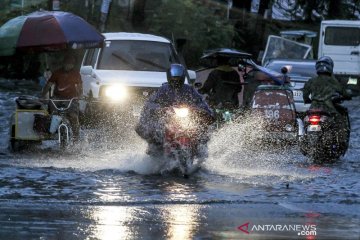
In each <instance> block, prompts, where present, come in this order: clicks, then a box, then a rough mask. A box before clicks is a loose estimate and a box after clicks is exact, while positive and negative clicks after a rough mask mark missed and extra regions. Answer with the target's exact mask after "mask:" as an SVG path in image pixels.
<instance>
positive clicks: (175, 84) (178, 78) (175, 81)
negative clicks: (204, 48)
mask: <svg viewBox="0 0 360 240" xmlns="http://www.w3.org/2000/svg"><path fill="white" fill-rule="evenodd" d="M166 77H167V81H168V83H169V85H170V87H172V88H173V89H180V88H181V87H182V86H183V85H184V83H185V68H184V66H183V65H181V64H177V63H176V64H175V63H174V64H171V65H170V68H169V69H168V70H167V72H166Z"/></svg>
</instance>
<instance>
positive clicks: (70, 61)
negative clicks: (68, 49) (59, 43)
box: [42, 54, 82, 141]
mask: <svg viewBox="0 0 360 240" xmlns="http://www.w3.org/2000/svg"><path fill="white" fill-rule="evenodd" d="M75 63H76V59H75V56H73V55H70V54H68V55H66V56H65V58H64V66H63V67H62V68H61V69H59V70H57V71H55V72H54V73H53V74H52V75H51V77H50V78H49V80H48V81H47V83H46V84H45V86H44V88H43V91H42V96H43V97H46V96H47V94H48V93H49V91H50V89H51V87H52V86H55V88H54V94H53V96H52V97H53V98H54V99H61V100H70V99H72V98H75V100H74V101H73V102H72V104H71V106H70V108H69V109H68V111H67V113H66V115H67V117H68V119H69V121H70V124H71V126H72V129H73V134H74V140H75V141H77V140H78V139H79V131H80V123H79V102H78V100H77V99H76V98H79V97H80V96H81V94H82V81H81V76H80V73H79V71H78V70H76V69H75ZM49 108H50V111H54V106H52V105H51V104H50V106H49Z"/></svg>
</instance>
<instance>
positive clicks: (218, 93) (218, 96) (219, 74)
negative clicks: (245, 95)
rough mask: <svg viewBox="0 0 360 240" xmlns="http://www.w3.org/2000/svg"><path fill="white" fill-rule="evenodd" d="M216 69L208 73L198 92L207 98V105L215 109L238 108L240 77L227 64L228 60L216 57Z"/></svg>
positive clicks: (240, 87)
mask: <svg viewBox="0 0 360 240" xmlns="http://www.w3.org/2000/svg"><path fill="white" fill-rule="evenodd" d="M217 63H218V67H216V68H215V69H214V70H213V71H211V72H210V74H209V76H208V78H207V80H206V81H205V83H204V85H203V87H202V88H200V89H199V90H198V91H199V93H201V94H207V95H208V96H209V100H208V101H209V104H210V105H211V106H213V107H215V108H222V107H225V106H230V107H231V108H237V107H238V106H239V99H238V93H240V92H241V89H242V86H241V82H240V75H239V74H238V72H237V71H236V70H235V69H233V68H232V67H231V66H230V64H229V58H228V57H225V56H218V57H217Z"/></svg>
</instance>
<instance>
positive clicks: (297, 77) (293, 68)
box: [265, 59, 316, 114]
mask: <svg viewBox="0 0 360 240" xmlns="http://www.w3.org/2000/svg"><path fill="white" fill-rule="evenodd" d="M315 63H316V60H313V59H311V60H310V59H271V60H270V61H269V62H268V63H267V64H265V67H266V68H269V69H271V70H274V71H278V72H279V71H281V68H282V67H284V66H286V68H287V69H288V73H287V75H288V76H289V77H290V81H291V90H292V92H293V96H294V101H295V108H296V112H297V113H300V114H305V112H306V110H307V109H309V107H310V104H304V100H303V91H302V88H303V87H304V84H305V82H307V81H308V80H309V79H310V78H311V77H313V76H316V70H315Z"/></svg>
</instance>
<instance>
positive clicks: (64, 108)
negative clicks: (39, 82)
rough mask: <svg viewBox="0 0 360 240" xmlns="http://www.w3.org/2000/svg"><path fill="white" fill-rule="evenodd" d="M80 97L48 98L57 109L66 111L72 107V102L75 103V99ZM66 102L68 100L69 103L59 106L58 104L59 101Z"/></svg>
mask: <svg viewBox="0 0 360 240" xmlns="http://www.w3.org/2000/svg"><path fill="white" fill-rule="evenodd" d="M78 99H79V98H77V97H74V98H71V99H51V98H49V99H46V100H48V101H50V102H51V103H52V104H53V105H54V107H55V109H56V110H58V111H66V110H68V109H69V108H70V107H71V104H72V103H73V101H74V100H78ZM64 102H68V105H67V106H66V107H58V105H56V104H57V103H64Z"/></svg>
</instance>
